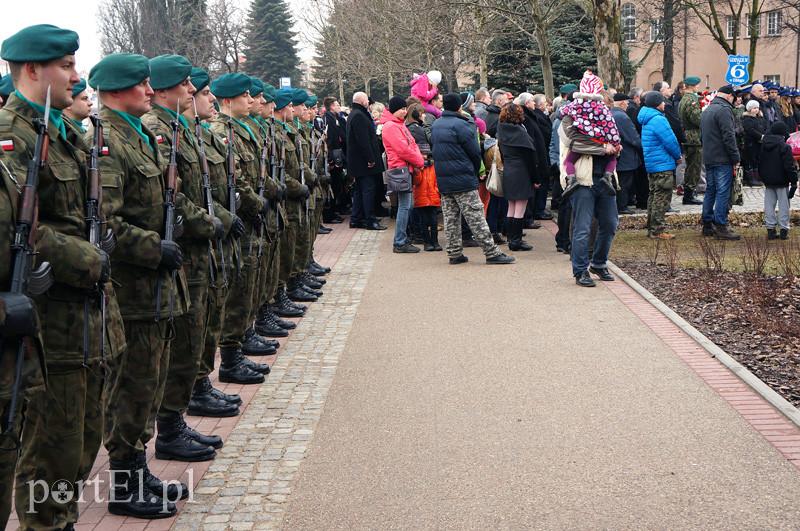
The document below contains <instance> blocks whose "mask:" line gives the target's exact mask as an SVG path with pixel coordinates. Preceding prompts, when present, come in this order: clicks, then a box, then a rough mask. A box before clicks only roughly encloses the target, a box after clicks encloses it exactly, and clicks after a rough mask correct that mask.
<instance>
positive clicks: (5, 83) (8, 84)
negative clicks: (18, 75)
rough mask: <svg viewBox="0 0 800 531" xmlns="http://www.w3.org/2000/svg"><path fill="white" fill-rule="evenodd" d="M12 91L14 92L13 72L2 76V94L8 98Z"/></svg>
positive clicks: (0, 85)
mask: <svg viewBox="0 0 800 531" xmlns="http://www.w3.org/2000/svg"><path fill="white" fill-rule="evenodd" d="M12 92H14V80H13V79H11V74H6V75H5V76H3V77H0V96H2V97H3V99H6V98H8V96H9V94H11V93H12Z"/></svg>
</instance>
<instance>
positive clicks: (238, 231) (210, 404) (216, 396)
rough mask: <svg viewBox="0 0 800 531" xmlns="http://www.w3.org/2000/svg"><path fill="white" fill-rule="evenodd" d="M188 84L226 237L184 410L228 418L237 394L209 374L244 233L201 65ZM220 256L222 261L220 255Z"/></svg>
mask: <svg viewBox="0 0 800 531" xmlns="http://www.w3.org/2000/svg"><path fill="white" fill-rule="evenodd" d="M191 76H192V85H194V87H195V89H196V92H195V93H194V100H195V106H196V109H197V114H198V117H199V118H200V120H202V127H201V130H200V134H201V140H202V142H203V145H204V148H205V149H204V151H205V154H206V160H207V162H208V173H209V181H210V184H211V194H212V198H213V200H214V213H215V214H216V216H217V217H218V218H220V219H221V220H222V223H223V225H224V226H225V234H226V237H225V239H224V240H223V241H222V244H223V248H222V252H221V253H220V252H219V251H217V262H216V265H217V268H218V269H217V272H216V273H217V274H216V278H215V279H214V281H213V282H211V283H210V286H209V293H208V322H207V328H206V335H205V341H204V345H203V353H202V356H201V359H200V363H199V366H198V370H197V375H196V379H195V382H194V387H193V389H192V396H191V399H190V400H189V405H188V410H187V412H188V413H189V414H190V415H199V416H204V417H231V416H236V415H238V414H239V405H240V404H241V403H242V399H241V397H239V395H233V394H226V393H223V392H222V391H220V390H218V389H215V388H214V387H213V386H212V385H211V380H210V379H209V374H211V373H212V372H213V371H214V361H215V356H216V352H217V345H218V344H219V340H220V336H221V334H222V323H223V321H224V319H225V306H226V301H227V298H228V286H229V285H230V283H231V282H232V281H233V277H234V275H235V274H236V269H235V267H234V261H235V260H234V242H235V241H236V240H238V238H240V237H241V236H242V235H244V232H245V226H244V223H243V222H242V220H241V219H240V218H239V217H238V216H236V215H235V214H231V212H230V211H229V210H228V208H227V207H228V206H229V205H228V203H227V200H228V197H227V193H226V191H227V183H226V177H227V176H226V172H225V155H226V151H227V150H226V146H225V144H224V143H223V141H222V139H221V138H219V137H218V136H216V135H214V134H213V133H212V132H211V129H210V126H209V125H208V123H207V122H206V120H208V119H209V118H211V117H212V115H213V113H214V102H215V101H216V98H215V97H214V95H213V94H212V93H211V89H210V87H209V82H210V79H209V76H208V72H206V71H205V70H203V69H202V68H197V67H195V68H193V69H192V74H191ZM192 113H194V109H190V110H189V111H187V112H186V113H185V114H184V116H186V117H187V119H188V118H192V119H193V118H194V116H188V115H189V114H192ZM223 257H224V259H225V260H224V264H223V260H222V258H223Z"/></svg>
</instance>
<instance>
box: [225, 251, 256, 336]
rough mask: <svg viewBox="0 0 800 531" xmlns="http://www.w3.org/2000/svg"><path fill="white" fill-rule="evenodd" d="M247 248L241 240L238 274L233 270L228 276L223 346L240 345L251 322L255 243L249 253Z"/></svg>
mask: <svg viewBox="0 0 800 531" xmlns="http://www.w3.org/2000/svg"><path fill="white" fill-rule="evenodd" d="M249 248H250V246H249V243H248V242H242V259H241V262H242V267H241V271H240V272H239V274H238V275H237V274H236V273H235V272H234V274H233V275H232V276H230V277H229V278H228V300H227V302H226V306H225V320H224V321H223V324H222V337H221V338H220V342H219V344H220V346H223V347H239V346H241V344H242V336H244V332H245V330H247V329H248V328H249V327H250V325H251V324H252V321H251V320H250V314H251V311H252V309H253V291H254V290H255V288H256V282H257V281H258V268H259V264H258V256H257V254H256V248H255V245H254V246H253V250H252V253H250V254H248V252H249V251H248V250H249Z"/></svg>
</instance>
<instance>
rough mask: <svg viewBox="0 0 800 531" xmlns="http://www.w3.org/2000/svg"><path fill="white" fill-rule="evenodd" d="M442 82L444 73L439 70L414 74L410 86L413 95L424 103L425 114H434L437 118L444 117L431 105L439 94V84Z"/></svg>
mask: <svg viewBox="0 0 800 531" xmlns="http://www.w3.org/2000/svg"><path fill="white" fill-rule="evenodd" d="M441 82H442V73H441V72H439V71H438V70H431V71H430V72H427V73H423V74H414V77H413V78H411V82H410V83H409V85H410V86H411V95H412V96H414V97H415V98H417V99H418V100H419V101H421V102H422V106H423V107H424V108H425V112H427V113H430V114H432V115H433V116H435V117H436V118H440V117H441V116H442V111H440V110H439V109H437V108H436V107H434V106H433V105H432V104H431V100H432V99H433V98H435V97H436V95H437V94H438V93H439V83H441Z"/></svg>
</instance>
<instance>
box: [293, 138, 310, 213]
mask: <svg viewBox="0 0 800 531" xmlns="http://www.w3.org/2000/svg"><path fill="white" fill-rule="evenodd" d="M294 146H295V151H297V160H298V161H299V162H300V184H302V185H305V184H306V168H305V164H304V163H303V147H302V144H301V143H300V130H299V129H298V131H297V136H295V137H294ZM305 204H306V220H308V197H306V200H305Z"/></svg>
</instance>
